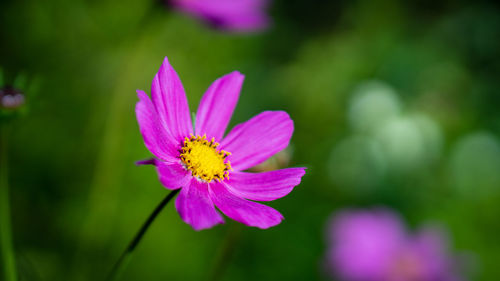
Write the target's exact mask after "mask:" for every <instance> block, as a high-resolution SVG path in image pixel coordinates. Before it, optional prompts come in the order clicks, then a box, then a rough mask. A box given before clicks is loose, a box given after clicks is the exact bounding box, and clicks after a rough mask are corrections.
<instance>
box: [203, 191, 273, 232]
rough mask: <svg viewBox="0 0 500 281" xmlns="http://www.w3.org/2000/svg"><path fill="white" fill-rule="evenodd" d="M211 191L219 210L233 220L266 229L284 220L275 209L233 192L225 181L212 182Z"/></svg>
mask: <svg viewBox="0 0 500 281" xmlns="http://www.w3.org/2000/svg"><path fill="white" fill-rule="evenodd" d="M209 192H210V197H211V198H212V201H213V202H214V203H215V205H216V206H217V208H219V210H221V211H222V212H223V213H224V214H225V215H226V216H228V217H230V218H232V219H233V220H235V221H239V222H241V223H243V224H246V225H248V226H255V227H258V228H263V229H265V228H269V227H271V226H275V225H277V224H279V223H280V222H281V221H282V220H283V216H282V215H281V214H280V213H279V212H278V211H276V210H275V209H273V208H271V207H268V206H265V205H262V204H259V203H255V202H252V201H248V200H245V199H242V198H240V197H238V196H236V195H235V194H233V193H231V192H230V191H229V190H228V188H227V187H226V186H225V185H223V183H219V182H215V183H211V184H210V188H209Z"/></svg>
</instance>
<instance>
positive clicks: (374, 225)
mask: <svg viewBox="0 0 500 281" xmlns="http://www.w3.org/2000/svg"><path fill="white" fill-rule="evenodd" d="M328 240H329V243H330V248H329V250H328V253H327V264H328V267H329V269H331V271H332V274H334V275H336V276H339V277H340V278H341V280H349V281H459V280H462V279H460V278H459V277H458V275H457V274H456V264H455V263H456V260H455V258H454V257H452V256H450V255H449V254H448V252H447V248H446V245H447V240H446V238H445V236H444V235H443V233H442V232H440V231H438V230H437V229H434V228H427V229H423V230H421V231H420V232H418V233H417V234H416V235H413V236H412V235H409V234H408V233H407V232H406V230H405V227H404V225H403V224H402V222H401V220H400V219H399V217H398V216H397V215H396V214H394V213H392V212H390V211H387V210H374V211H362V210H351V211H344V212H342V213H340V214H338V215H337V216H336V217H335V218H334V219H333V220H332V222H331V223H330V225H329V232H328Z"/></svg>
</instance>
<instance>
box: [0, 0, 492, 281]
mask: <svg viewBox="0 0 500 281" xmlns="http://www.w3.org/2000/svg"><path fill="white" fill-rule="evenodd" d="M271 14H272V17H273V18H274V26H273V28H272V29H270V30H269V31H267V32H265V33H263V34H258V35H238V36H234V35H229V34H224V33H220V32H218V31H216V30H212V29H209V28H208V27H205V26H203V25H201V24H200V23H198V22H197V21H195V20H193V19H191V18H188V17H185V16H183V15H180V14H177V13H175V12H174V11H171V10H170V9H169V8H168V7H166V6H165V5H164V4H163V3H161V2H155V1H144V0H125V1H123V0H122V1H118V0H103V1H92V0H88V1H82V0H73V1H62V0H51V1H33V0H18V1H13V0H10V1H9V0H7V1H1V2H0V38H1V44H0V50H1V51H0V66H1V68H2V69H3V72H4V76H5V77H6V78H5V81H13V80H14V79H15V77H18V76H19V74H20V73H24V75H26V76H27V77H36V80H37V81H38V82H37V83H36V84H37V86H36V87H34V88H33V89H30V90H26V91H25V94H26V97H27V98H26V102H27V106H28V107H29V112H28V114H26V115H25V116H23V117H22V118H18V119H17V120H15V121H13V124H12V126H13V130H12V134H11V135H10V136H9V137H10V147H9V157H10V171H11V175H10V185H11V189H12V190H11V194H12V195H11V196H12V201H11V202H12V204H11V205H12V208H13V210H12V214H13V231H14V240H15V248H16V250H17V253H18V256H17V259H18V266H19V272H20V275H21V278H22V280H100V279H101V278H103V277H104V276H105V274H106V272H107V271H108V270H109V269H110V267H111V265H112V264H113V263H114V261H115V260H116V259H117V257H118V256H119V254H120V252H121V251H122V250H123V248H124V247H125V245H126V243H127V242H128V241H129V240H130V239H131V237H132V236H133V234H134V232H135V231H136V230H137V229H138V227H139V226H140V224H141V223H142V222H143V220H144V219H145V218H146V217H147V215H148V214H149V213H150V212H151V210H152V209H153V208H154V206H155V204H157V203H158V202H159V201H160V200H161V199H162V198H163V196H165V194H166V192H167V191H166V190H165V189H164V188H162V187H161V185H160V183H159V182H158V180H157V176H156V173H155V171H154V169H153V168H152V167H136V166H135V165H134V161H136V160H140V159H144V158H147V157H149V153H148V151H147V150H146V149H145V147H144V145H143V142H142V138H141V136H140V134H139V131H138V129H137V125H136V121H135V114H134V105H135V102H136V101H137V98H136V94H135V90H136V89H143V90H146V91H149V89H150V83H151V80H152V78H153V76H154V74H155V72H156V71H157V70H158V68H159V66H160V64H161V62H162V59H163V57H164V56H168V57H169V59H170V61H171V63H172V64H173V66H174V67H175V68H176V70H177V72H178V73H179V75H180V77H181V79H182V81H183V84H184V87H185V89H186V91H187V94H188V98H189V102H190V107H191V110H192V111H195V109H196V106H197V104H198V101H199V99H200V97H201V95H202V94H203V92H204V90H205V89H206V88H207V87H208V86H209V85H210V83H211V82H212V81H213V80H215V79H216V78H217V77H220V76H221V75H223V74H225V73H229V72H231V71H232V70H239V71H241V72H242V73H244V74H245V75H246V78H245V83H244V86H243V90H242V95H241V99H240V102H239V104H238V106H237V109H236V112H235V114H234V117H233V119H232V121H231V124H232V125H234V124H237V123H239V122H242V121H244V120H246V119H248V118H250V117H251V116H253V115H254V114H256V113H258V112H260V111H262V110H276V109H283V110H286V111H288V112H289V113H290V115H291V116H292V118H293V119H294V121H295V133H294V137H293V139H292V142H293V157H292V159H291V162H290V165H291V166H297V165H305V166H307V167H308V170H307V174H306V176H305V178H304V179H303V183H302V184H301V185H300V186H298V187H297V188H296V189H295V190H294V191H293V192H292V193H291V194H290V195H289V196H287V197H285V198H284V199H281V200H278V201H276V202H271V203H270V205H271V206H273V207H276V208H277V209H278V210H280V211H281V212H282V213H283V214H284V216H285V218H286V219H285V221H284V222H283V223H282V224H281V225H279V226H277V227H274V228H272V229H269V230H265V231H262V230H258V229H253V228H248V227H244V226H242V225H239V224H238V223H235V222H233V221H230V220H229V219H228V220H226V221H227V222H226V224H225V225H222V226H218V227H215V228H213V229H210V230H206V231H202V232H195V231H193V230H192V229H191V228H190V227H189V226H188V225H186V224H185V223H183V222H182V221H181V219H180V218H179V216H178V214H177V213H176V211H175V208H174V206H173V205H170V206H168V207H167V208H166V210H165V211H164V212H163V213H162V214H161V216H160V217H159V219H158V220H157V221H156V222H155V224H154V225H153V226H152V228H151V229H150V231H149V232H148V233H147V235H146V237H145V239H144V241H143V242H142V243H141V245H140V246H139V248H138V250H137V251H136V253H135V256H134V259H133V261H132V262H131V264H130V266H129V268H128V269H127V271H126V272H125V275H124V278H123V280H151V281H154V280H166V279H168V280H210V279H212V277H216V278H215V279H218V278H220V279H221V280H327V279H328V278H327V277H326V276H325V274H324V272H323V269H322V258H323V255H324V252H325V243H324V225H325V222H326V219H327V218H328V217H329V216H330V214H331V213H332V212H333V211H335V210H337V209H339V208H342V207H346V206H374V205H375V206H377V205H386V206H389V207H391V208H393V209H395V210H398V211H399V212H401V213H402V216H403V217H405V218H406V219H407V220H408V221H409V222H410V223H411V224H412V225H419V224H421V223H422V222H426V221H429V220H430V221H438V222H440V223H442V224H444V225H445V226H446V227H448V230H449V232H450V233H451V234H452V235H451V236H452V237H453V238H454V241H453V242H454V243H453V245H454V246H455V247H456V248H457V249H458V250H459V251H468V252H470V253H474V254H473V257H474V260H475V262H474V264H476V265H477V266H476V268H475V272H473V273H474V274H473V277H472V279H471V280H494V279H495V278H496V277H497V276H499V275H500V268H499V267H498V266H497V263H498V261H499V260H500V254H499V253H500V244H499V243H498V232H499V231H500V224H499V223H498V215H497V214H498V213H499V212H500V205H499V204H498V202H499V200H500V179H499V175H500V173H499V171H500V160H499V159H500V139H499V138H500V111H499V110H498V109H499V106H500V95H499V94H498V77H499V74H500V57H499V56H498V50H500V16H499V15H500V14H499V7H498V5H496V4H492V3H489V2H486V1H485V2H481V1H476V2H473V3H472V2H471V3H469V2H467V1H442V2H440V3H436V2H435V1H415V2H406V1H396V0H381V1H367V0H366V1H321V0H313V1H299V0H294V1H285V0H280V1H275V2H274V3H273V5H272V9H271ZM5 83H7V82H5Z"/></svg>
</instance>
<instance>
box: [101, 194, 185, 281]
mask: <svg viewBox="0 0 500 281" xmlns="http://www.w3.org/2000/svg"><path fill="white" fill-rule="evenodd" d="M179 191H180V189H176V190H172V191H171V192H170V193H169V194H168V195H167V196H166V197H165V198H164V199H163V200H162V201H161V202H160V204H158V206H156V208H155V209H154V211H153V212H152V213H151V215H149V217H148V219H147V220H146V221H145V222H144V224H143V225H142V227H141V229H139V231H138V232H137V234H136V235H135V237H134V239H132V241H130V244H129V245H128V247H127V248H126V249H125V251H124V252H123V253H122V255H121V256H120V258H119V259H118V261H117V262H116V264H115V265H114V266H113V269H112V270H111V273H110V274H109V275H108V278H107V279H106V280H109V281H111V280H113V281H114V280H118V278H119V277H120V275H121V273H122V272H123V270H124V269H125V267H126V266H127V264H128V262H129V261H130V258H131V256H132V252H133V251H134V250H135V248H136V247H137V245H138V244H139V242H141V239H142V237H143V236H144V234H145V233H146V231H147V230H148V228H149V226H150V225H151V224H152V223H153V221H154V220H155V218H156V217H157V216H158V214H159V213H160V212H161V211H162V210H163V208H164V207H165V206H166V205H167V204H168V202H170V200H172V198H174V197H175V195H176V194H177V193H178V192H179Z"/></svg>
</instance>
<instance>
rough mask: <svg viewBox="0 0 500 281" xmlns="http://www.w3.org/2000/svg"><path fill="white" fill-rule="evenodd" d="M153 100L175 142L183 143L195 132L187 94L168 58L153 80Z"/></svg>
mask: <svg viewBox="0 0 500 281" xmlns="http://www.w3.org/2000/svg"><path fill="white" fill-rule="evenodd" d="M151 98H152V99H153V103H154V105H155V107H156V109H157V110H158V114H159V116H160V119H161V121H162V122H163V125H164V126H165V128H167V130H169V131H170V134H171V135H172V136H173V137H174V139H175V140H177V141H178V142H182V141H183V140H184V138H185V137H186V136H189V134H191V133H192V132H193V126H192V123H191V115H190V111H189V107H188V102H187V98H186V93H185V92H184V88H183V87H182V83H181V80H180V79H179V76H178V75H177V73H176V72H175V70H174V69H173V68H172V66H171V65H170V63H169V62H168V59H167V58H166V57H165V60H164V61H163V64H162V65H161V67H160V70H158V73H157V74H156V75H155V78H154V79H153V84H152V86H151Z"/></svg>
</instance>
